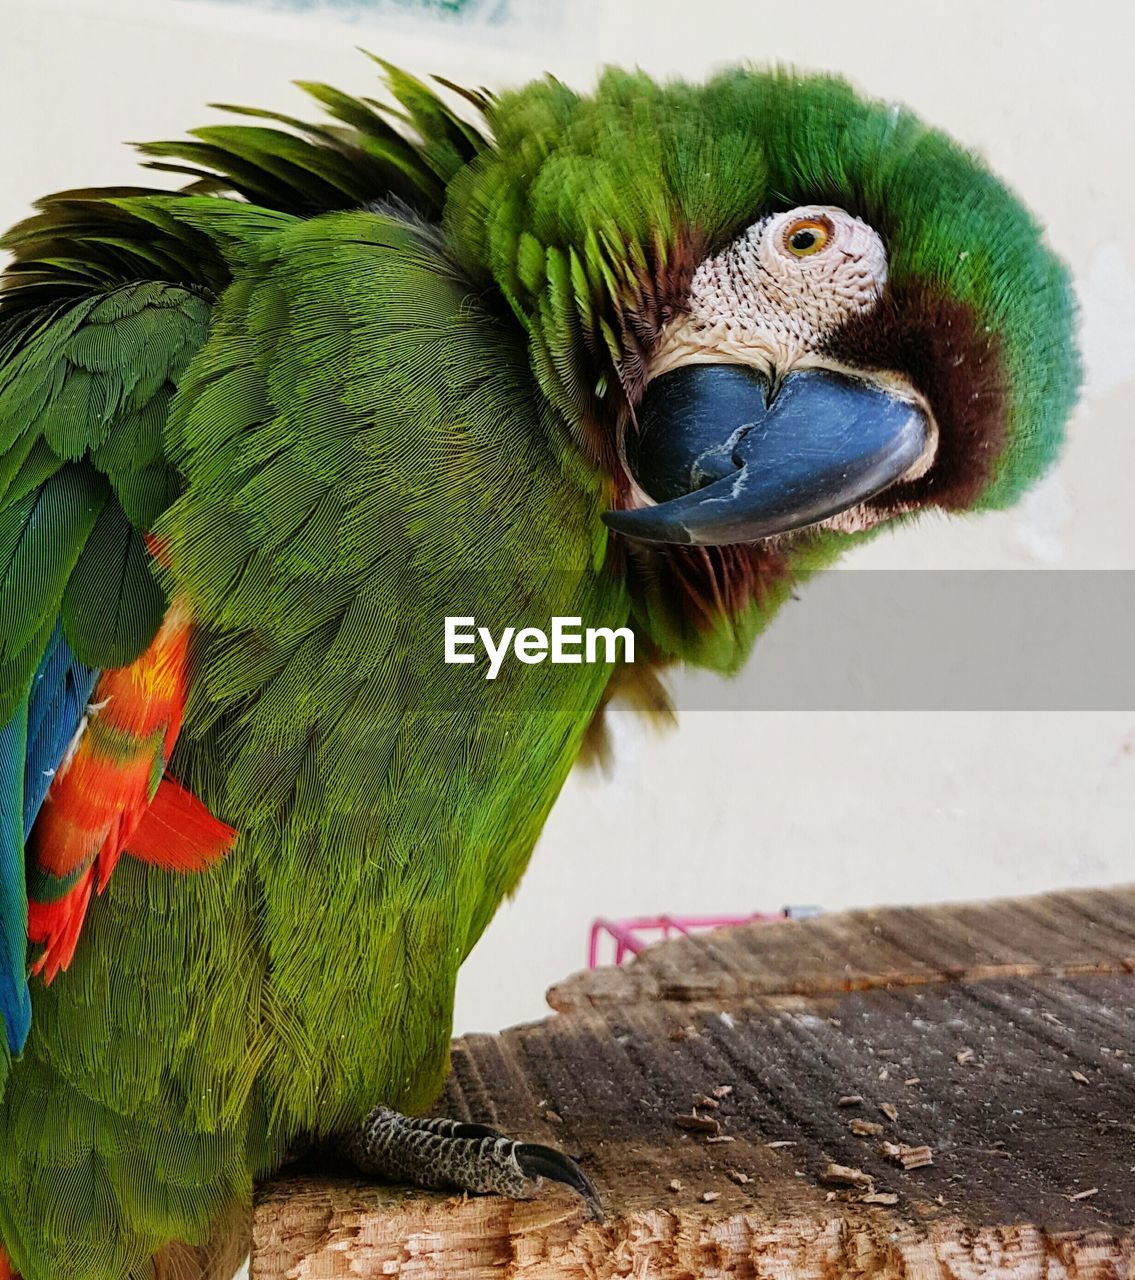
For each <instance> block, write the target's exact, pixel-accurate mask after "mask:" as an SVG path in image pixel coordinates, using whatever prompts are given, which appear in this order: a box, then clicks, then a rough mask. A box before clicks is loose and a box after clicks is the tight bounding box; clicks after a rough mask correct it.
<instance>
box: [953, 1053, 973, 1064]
mask: <svg viewBox="0 0 1135 1280" xmlns="http://www.w3.org/2000/svg"><path fill="white" fill-rule="evenodd" d="M974 1056H975V1055H974V1052H973V1050H972V1049H969V1048H966V1049H959V1050H958V1051H957V1053H955V1054H954V1057H955V1058H956V1059H957V1060H958V1066H959V1067H964V1066H965V1065H966V1063H967V1062H972V1061H973V1060H974Z"/></svg>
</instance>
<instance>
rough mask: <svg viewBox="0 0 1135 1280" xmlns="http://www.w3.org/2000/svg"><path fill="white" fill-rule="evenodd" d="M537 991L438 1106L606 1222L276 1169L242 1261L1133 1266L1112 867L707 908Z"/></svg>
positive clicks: (1122, 906)
mask: <svg viewBox="0 0 1135 1280" xmlns="http://www.w3.org/2000/svg"><path fill="white" fill-rule="evenodd" d="M549 999H550V1001H551V1003H552V1005H553V1007H554V1008H556V1009H558V1010H560V1011H561V1012H559V1013H558V1014H556V1015H555V1016H553V1017H550V1018H548V1019H546V1020H545V1021H543V1022H540V1023H535V1024H532V1025H529V1026H522V1027H517V1028H514V1029H513V1030H511V1031H507V1032H505V1033H503V1034H502V1035H500V1036H468V1037H466V1038H464V1039H462V1040H459V1041H457V1042H456V1043H455V1044H454V1046H453V1072H452V1076H451V1079H450V1082H449V1085H448V1087H447V1089H446V1093H445V1095H444V1097H443V1098H442V1100H441V1102H440V1103H439V1105H438V1108H437V1110H438V1111H439V1113H444V1114H449V1115H453V1116H459V1117H462V1118H465V1119H472V1120H476V1121H480V1122H482V1123H488V1124H492V1125H494V1126H496V1127H497V1128H500V1129H502V1130H504V1131H506V1132H508V1133H510V1134H513V1135H515V1136H517V1137H524V1138H528V1139H530V1140H534V1141H539V1142H547V1143H553V1144H555V1145H557V1146H560V1147H562V1148H563V1149H565V1150H566V1151H568V1152H570V1153H572V1154H573V1155H576V1156H578V1157H579V1158H581V1159H582V1160H583V1162H584V1163H585V1165H586V1167H587V1169H588V1172H589V1173H590V1174H591V1176H592V1178H593V1179H594V1181H595V1183H596V1185H597V1186H598V1188H599V1190H600V1193H601V1194H602V1196H603V1200H604V1204H605V1207H606V1210H607V1221H606V1223H605V1224H603V1225H599V1224H597V1223H594V1222H590V1221H588V1220H587V1219H586V1217H585V1215H584V1213H583V1211H582V1208H581V1206H580V1203H579V1202H578V1200H576V1199H575V1198H574V1197H572V1196H571V1195H570V1194H568V1193H566V1192H561V1191H559V1190H558V1189H557V1190H554V1191H550V1192H549V1193H548V1194H547V1195H546V1196H543V1197H541V1198H540V1199H539V1200H535V1201H531V1202H527V1203H520V1204H518V1203H512V1202H509V1201H506V1200H502V1199H500V1198H497V1197H470V1198H466V1197H461V1196H449V1197H447V1196H444V1195H437V1194H430V1193H426V1192H421V1191H407V1190H403V1189H398V1188H393V1187H381V1186H376V1185H373V1184H368V1183H366V1182H362V1181H359V1180H357V1179H351V1178H344V1177H333V1176H331V1177H329V1176H327V1175H325V1174H320V1173H312V1172H305V1173H293V1174H291V1175H289V1176H285V1177H282V1178H279V1179H277V1180H276V1181H275V1182H273V1183H270V1184H268V1185H266V1186H265V1187H263V1188H261V1190H260V1193H259V1196H258V1199H257V1206H256V1215H255V1225H254V1247H253V1260H252V1277H253V1280H332V1278H343V1280H346V1278H347V1277H350V1278H352V1280H359V1278H361V1277H372V1276H373V1277H378V1276H384V1277H385V1276H401V1277H406V1278H407V1280H409V1278H410V1277H413V1278H414V1280H434V1278H436V1280H442V1278H443V1277H444V1280H473V1278H474V1277H475V1278H477V1280H482V1278H483V1280H488V1278H489V1277H493V1278H494V1280H495V1278H501V1277H504V1278H510V1280H511V1278H513V1277H516V1278H523V1280H544V1278H545V1277H548V1278H551V1277H568V1278H578V1280H606V1278H608V1277H617V1276H619V1277H623V1276H625V1277H634V1278H635V1280H694V1278H699V1277H727V1276H728V1277H746V1278H749V1280H756V1278H757V1277H769V1278H770V1280H782V1278H783V1280H789V1278H791V1277H806V1278H807V1280H820V1278H821V1277H822V1278H823V1280H835V1278H836V1277H843V1276H848V1277H850V1276H854V1277H855V1278H856V1280H868V1278H870V1280H874V1278H875V1277H878V1278H879V1280H903V1278H905V1277H908V1276H909V1277H910V1278H911V1280H915V1278H916V1277H917V1278H918V1280H922V1278H923V1277H925V1278H927V1280H939V1278H942V1280H946V1278H948V1277H957V1278H958V1280H971V1278H972V1277H976V1276H990V1277H992V1276H996V1277H997V1280H1009V1278H1010V1277H1011V1278H1012V1280H1033V1278H1034V1277H1035V1280H1077V1278H1078V1277H1083V1278H1084V1280H1125V1277H1126V1276H1127V1275H1128V1274H1129V1273H1131V1272H1132V1270H1133V1269H1135V888H1128V889H1117V890H1109V891H1099V892H1091V893H1067V894H1052V895H1048V896H1045V897H1040V898H1032V899H1020V900H1012V901H1006V902H995V903H984V904H972V905H962V906H950V907H932V908H919V909H886V910H878V911H869V912H852V913H848V914H841V915H832V916H825V917H820V918H819V919H816V920H810V921H804V922H799V923H796V922H785V923H783V924H776V925H771V926H769V925H765V926H760V925H754V926H746V927H744V928H738V929H730V930H721V931H718V932H715V933H713V934H709V935H702V936H700V937H694V938H689V939H682V940H679V941H675V942H668V943H663V944H661V945H660V946H657V947H654V948H652V949H651V950H649V951H647V952H645V953H644V954H643V956H642V957H640V958H639V959H638V960H637V961H635V962H634V963H633V964H631V965H628V966H626V967H625V968H622V969H607V970H595V971H593V972H590V973H584V974H579V975H577V976H576V977H574V978H572V979H569V980H568V981H566V982H564V983H561V984H559V985H558V986H557V987H555V988H553V990H552V992H550V993H549Z"/></svg>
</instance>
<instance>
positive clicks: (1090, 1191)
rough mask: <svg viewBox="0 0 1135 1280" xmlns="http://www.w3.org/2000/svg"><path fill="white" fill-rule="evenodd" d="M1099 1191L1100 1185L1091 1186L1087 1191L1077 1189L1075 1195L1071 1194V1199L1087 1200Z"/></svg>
mask: <svg viewBox="0 0 1135 1280" xmlns="http://www.w3.org/2000/svg"><path fill="white" fill-rule="evenodd" d="M1098 1192H1099V1187H1089V1188H1088V1189H1087V1191H1077V1192H1076V1194H1075V1195H1074V1196H1069V1197H1068V1199H1069V1200H1087V1198H1088V1197H1089V1196H1094V1195H1096V1194H1097V1193H1098Z"/></svg>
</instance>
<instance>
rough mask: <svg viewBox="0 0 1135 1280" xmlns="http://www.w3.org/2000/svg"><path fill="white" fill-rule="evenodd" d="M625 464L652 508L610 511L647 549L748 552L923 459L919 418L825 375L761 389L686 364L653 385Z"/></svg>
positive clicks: (733, 368) (742, 372)
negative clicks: (676, 546) (670, 546)
mask: <svg viewBox="0 0 1135 1280" xmlns="http://www.w3.org/2000/svg"><path fill="white" fill-rule="evenodd" d="M638 422H639V431H638V433H637V434H634V433H629V434H628V439H627V449H628V457H627V462H628V465H629V466H630V470H631V473H632V474H633V476H634V478H635V480H636V481H637V482H638V484H639V485H640V486H641V488H642V489H643V490H645V492H646V493H648V494H649V495H650V497H652V498H653V499H654V501H655V505H654V506H647V507H638V508H635V509H633V510H626V511H608V512H607V513H606V514H605V515H604V516H603V519H604V521H605V522H606V523H607V524H608V525H609V526H610V528H612V529H615V530H616V531H617V532H619V533H622V534H625V535H626V536H627V537H630V538H641V539H643V540H645V541H647V542H678V543H698V544H701V545H710V546H712V545H723V544H726V543H733V542H755V541H756V540H757V539H759V538H769V537H773V536H774V535H776V534H780V533H789V532H790V531H791V530H793V529H802V528H804V527H805V526H806V525H810V524H816V523H817V522H818V521H821V520H827V519H829V518H830V517H831V516H834V515H838V514H839V513H840V512H841V511H846V510H848V509H849V508H851V507H855V506H858V505H859V504H860V503H861V502H865V501H866V500H867V499H868V498H872V497H874V496H875V495H876V494H878V493H881V492H882V491H883V490H884V489H886V488H888V487H889V486H890V485H892V484H894V483H895V481H896V480H898V479H900V478H901V477H902V476H904V475H906V473H907V472H908V471H910V470H911V468H912V467H913V466H914V465H915V463H916V462H918V460H919V459H920V458H921V457H922V456H923V455H924V453H925V452H926V450H927V447H928V445H929V443H930V441H931V438H932V432H933V427H932V425H931V422H930V419H929V417H928V416H927V414H926V412H925V410H923V409H922V408H921V407H920V406H919V405H918V403H917V402H916V401H915V400H914V399H913V398H912V397H911V398H908V397H904V396H903V395H901V394H900V393H899V392H897V391H892V390H890V389H888V388H886V387H883V386H880V385H878V384H876V383H874V382H869V381H868V380H867V379H865V378H856V377H851V376H849V375H847V374H843V373H837V372H835V371H834V370H829V369H805V370H801V371H800V372H798V373H790V374H788V375H787V376H786V377H785V378H784V379H783V380H782V381H781V382H780V383H779V384H778V385H777V386H776V388H775V390H774V389H773V386H772V382H771V380H770V378H769V377H768V376H767V375H766V374H764V373H762V372H760V371H759V370H757V369H754V368H751V367H749V366H748V365H741V364H689V365H683V366H682V367H681V368H679V369H675V370H674V371H673V372H671V373H665V374H662V375H661V377H659V378H656V379H655V380H654V381H653V382H651V384H650V385H649V387H648V388H647V390H646V394H645V396H644V397H643V399H642V403H641V405H640V406H639V411H638Z"/></svg>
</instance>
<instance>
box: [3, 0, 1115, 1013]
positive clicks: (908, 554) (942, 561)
mask: <svg viewBox="0 0 1135 1280" xmlns="http://www.w3.org/2000/svg"><path fill="white" fill-rule="evenodd" d="M569 7H570V8H571V10H572V17H571V19H570V21H569V22H568V24H567V26H566V27H564V28H559V29H557V27H556V26H555V22H554V18H548V17H545V19H544V20H543V27H542V28H541V24H540V23H539V22H537V23H536V24H534V26H533V28H532V29H531V30H528V31H521V32H518V33H516V34H513V35H512V36H510V37H509V44H508V46H507V47H504V46H501V45H499V44H498V46H497V47H492V46H491V45H490V44H488V43H486V41H485V39H484V38H483V37H461V36H460V35H457V34H454V33H453V31H452V30H451V31H449V32H442V33H440V34H439V32H438V29H437V28H431V27H430V26H428V25H427V26H418V27H417V28H412V27H408V26H407V24H406V23H405V22H402V23H398V24H394V25H393V26H392V25H391V24H389V23H387V22H385V21H383V22H380V21H378V20H375V19H371V20H360V21H358V22H355V23H342V22H339V21H336V20H333V19H331V18H329V17H326V16H321V17H313V16H310V15H309V16H297V15H289V14H282V13H279V12H275V13H270V12H266V11H258V10H254V9H250V8H247V7H239V6H237V5H233V4H228V5H219V4H208V3H201V2H198V0H101V2H96V0H72V3H63V2H62V0H0V173H2V174H3V181H2V184H0V224H4V225H7V224H8V223H10V222H11V221H13V220H14V219H16V218H17V217H19V216H21V215H22V214H23V213H24V212H25V211H26V209H27V206H28V204H29V202H30V201H31V200H32V199H33V198H34V197H36V196H37V195H39V194H41V193H43V192H46V191H51V190H56V189H59V188H62V187H73V186H81V185H84V184H88V183H90V184H102V183H111V182H118V181H130V180H131V178H132V175H134V174H135V172H136V170H135V168H134V164H133V160H132V157H131V154H130V153H129V152H128V151H127V150H126V149H124V148H123V147H122V146H121V145H120V140H121V139H128V138H138V139H146V138H155V137H171V136H177V135H178V134H180V133H181V132H182V131H183V130H184V129H185V128H187V127H190V126H192V125H195V124H200V123H204V122H205V121H206V120H207V119H209V116H210V113H209V112H207V111H205V110H204V109H203V107H202V103H204V102H206V101H236V102H244V103H252V104H255V105H260V106H271V107H276V108H280V109H284V110H290V109H295V108H296V106H297V105H298V104H299V99H300V95H299V94H298V92H297V91H295V90H292V89H290V88H289V85H288V82H289V80H291V79H294V78H307V79H324V80H328V81H331V82H332V83H334V84H337V85H341V86H343V87H344V88H346V89H350V90H354V91H364V90H365V89H366V87H367V86H368V85H369V84H371V83H372V75H371V67H370V65H369V64H368V63H367V62H366V61H365V60H364V59H362V58H361V57H360V56H359V55H358V54H357V53H355V52H354V46H355V45H356V44H363V45H366V46H367V47H369V48H371V49H373V50H375V51H378V52H381V53H382V54H384V55H385V56H387V57H389V58H391V59H392V60H394V61H397V62H400V63H402V64H403V65H406V66H407V67H409V68H410V69H412V70H416V71H419V72H423V73H424V72H429V71H437V72H441V73H443V74H446V75H449V76H451V77H455V78H458V79H464V80H468V81H473V82H475V83H485V84H489V85H491V86H493V85H495V86H499V85H503V84H507V83H514V82H517V81H520V80H523V79H526V78H528V77H529V76H531V75H534V74H537V73H539V72H541V71H543V70H545V69H547V70H551V71H554V72H555V73H557V74H558V75H560V76H561V77H562V78H564V79H566V80H568V81H570V82H572V83H574V84H577V85H580V86H586V85H587V84H588V83H589V82H590V81H591V80H592V79H593V77H594V72H595V67H596V65H597V64H598V63H600V62H621V63H637V64H639V65H641V66H642V67H644V68H646V69H647V70H649V71H651V72H655V73H667V72H682V73H684V74H687V75H692V76H696V75H700V74H702V73H704V72H705V71H706V70H708V69H709V68H711V67H715V66H717V65H720V64H722V63H723V62H724V61H727V60H734V59H741V58H748V59H752V60H756V61H770V60H772V61H791V62H795V63H797V64H798V65H800V66H803V67H809V68H826V69H834V70H839V71H841V72H843V73H845V74H847V75H849V76H850V77H851V78H852V79H853V80H855V81H856V82H857V83H858V84H859V85H861V86H862V87H863V88H864V89H866V90H868V91H869V92H871V93H873V94H876V95H880V96H886V97H894V98H897V99H901V100H903V101H905V102H907V103H909V104H910V105H912V106H913V107H914V108H916V109H917V110H918V111H920V112H921V113H922V114H923V115H925V116H926V117H927V118H928V119H930V120H932V121H933V122H935V123H937V124H940V125H942V126H944V127H946V128H947V129H949V130H950V131H951V132H953V133H954V134H956V135H957V136H958V137H959V138H961V139H962V140H964V141H965V142H966V143H967V144H969V145H972V146H975V147H977V148H979V149H980V150H981V151H982V152H984V153H985V155H986V156H987V157H988V158H989V160H990V161H991V162H992V163H993V165H994V166H995V167H996V168H997V169H998V170H999V171H1000V172H1001V173H1002V174H1003V175H1004V176H1005V177H1006V178H1007V179H1008V180H1009V181H1010V182H1011V183H1012V184H1013V185H1014V186H1015V187H1016V188H1017V189H1018V190H1019V191H1020V192H1021V193H1022V194H1023V195H1024V197H1025V198H1026V199H1027V201H1028V202H1029V203H1030V204H1031V205H1032V207H1033V208H1034V209H1035V210H1037V212H1038V213H1039V214H1040V216H1041V218H1042V219H1043V221H1044V222H1045V223H1046V225H1047V226H1048V228H1049V230H1050V233H1051V239H1052V241H1053V243H1054V244H1055V246H1056V247H1057V248H1058V250H1059V251H1060V252H1061V253H1062V254H1063V255H1064V256H1065V257H1066V258H1067V259H1068V260H1069V261H1070V262H1071V264H1072V267H1073V269H1074V271H1075V274H1076V279H1077V283H1078V288H1079V291H1080V296H1081V299H1082V304H1083V318H1084V330H1083V336H1084V345H1085V352H1086V356H1087V362H1088V374H1089V380H1088V387H1087V394H1086V397H1085V400H1084V403H1083V406H1082V407H1081V409H1080V411H1079V412H1078V414H1077V416H1076V419H1075V421H1074V423H1073V426H1072V431H1071V439H1070V443H1069V446H1068V449H1067V451H1066V454H1065V456H1064V459H1063V461H1062V462H1061V464H1060V466H1059V468H1058V470H1057V471H1056V473H1055V474H1054V475H1053V476H1052V477H1051V478H1050V479H1049V480H1048V481H1046V482H1045V484H1044V485H1043V487H1042V489H1041V490H1040V491H1038V492H1037V493H1036V494H1035V495H1034V496H1033V497H1032V498H1030V499H1029V500H1028V501H1027V502H1026V503H1025V504H1024V506H1023V507H1022V508H1020V509H1018V510H1017V511H1015V512H1012V513H1008V514H1002V515H996V516H989V517H986V518H983V519H980V520H974V521H970V522H961V523H958V522H955V523H946V522H944V521H933V522H928V523H926V524H924V525H923V526H921V527H919V528H917V529H914V530H907V529H904V530H902V531H901V532H899V533H898V534H896V535H895V536H893V537H891V536H886V537H884V538H882V539H880V540H878V541H877V542H875V543H874V544H873V545H871V546H870V547H867V548H865V549H863V550H861V551H860V552H858V553H857V555H856V563H857V564H858V565H859V566H860V567H866V566H874V567H895V568H918V567H931V566H932V567H972V568H1028V567H1042V566H1045V567H1051V566H1056V567H1061V568H1093V567H1095V568H1105V567H1106V568H1135V536H1133V534H1132V529H1131V523H1130V520H1131V506H1132V503H1131V497H1132V472H1133V469H1135V432H1133V430H1132V423H1133V422H1135V247H1133V242H1132V238H1131V233H1130V228H1131V227H1132V226H1133V225H1135V176H1133V169H1132V166H1131V163H1130V157H1129V150H1130V127H1131V121H1132V119H1135V88H1133V83H1135V82H1133V77H1132V76H1131V72H1130V66H1129V62H1130V56H1131V52H1130V51H1131V49H1132V47H1135V16H1133V15H1135V7H1133V6H1131V5H1130V4H1128V3H1127V2H1126V0H1110V2H1106V0H1096V2H1095V3H1093V4H1088V5H1068V4H1065V3H1049V2H1047V0H1033V2H1031V3H1030V2H1028V0H1000V2H999V3H997V4H990V3H989V2H988V0H951V2H950V3H938V2H937V0H933V2H930V0H920V3H917V4H912V3H909V0H901V2H900V0H895V2H891V0H858V3H856V4H854V5H848V4H846V3H841V2H840V0H811V3H808V4H802V5H793V4H785V3H783V0H777V2H776V3H767V2H766V0H702V2H701V3H698V4H690V3H688V0H620V2H619V3H607V4H602V3H599V0H590V2H587V3H582V4H576V5H570V0H569ZM531 11H532V12H541V11H543V12H545V14H546V13H547V12H548V11H547V10H546V9H544V10H541V6H540V5H539V4H538V3H536V2H535V0H533V3H532V7H531ZM798 607H799V608H803V609H807V607H808V605H807V593H806V592H805V597H804V603H803V604H802V605H800V606H798ZM619 738H620V743H619V752H618V763H617V767H616V772H615V776H614V778H613V779H611V780H610V781H604V780H602V779H601V778H598V777H595V776H592V775H581V776H576V777H573V778H572V779H571V780H570V781H569V783H568V786H567V787H566V789H565V791H564V794H563V796H562V797H561V799H560V802H559V804H558V805H557V807H556V809H555V812H554V813H553V815H552V818H551V820H550V822H549V824H548V827H547V830H546V832H545V835H544V838H543V840H542V842H541V845H540V847H539V849H538V850H537V853H536V856H535V859H534V862H533V866H532V869H531V870H530V872H529V874H528V877H527V878H526V880H525V882H524V884H523V886H522V888H521V890H520V893H519V894H518V896H517V898H516V900H515V901H514V902H513V903H511V904H509V905H508V906H506V907H505V908H504V909H502V911H501V913H500V915H499V916H498V917H497V920H496V921H495V922H494V924H493V926H492V928H491V929H490V930H489V932H488V934H487V935H486V937H485V939H484V940H483V942H482V943H481V945H480V946H479V947H478V948H477V950H476V952H475V953H474V955H473V957H472V958H471V960H470V961H469V963H468V964H467V966H466V968H465V970H464V972H463V975H462V979H461V986H460V990H459V1000H458V1016H457V1021H458V1028H459V1029H467V1028H480V1029H491V1028H495V1027H499V1026H502V1025H504V1024H507V1023H510V1022H515V1021H517V1020H520V1019H525V1018H530V1017H535V1016H538V1015H539V1014H540V1012H541V1009H542V993H543V990H544V988H545V986H546V985H547V984H548V983H549V982H551V981H553V980H554V979H556V978H558V977H561V976H563V975H564V974H565V973H567V972H569V971H570V970H572V969H573V968H575V967H578V966H579V964H580V963H581V962H582V960H583V957H584V943H585V937H586V928H587V924H588V922H589V921H590V920H591V918H592V917H593V916H595V915H598V914H604V915H619V914H629V913H638V912H644V911H655V910H659V911H660V910H665V909H669V910H674V911H706V912H710V911H718V910H722V909H725V910H734V909H742V908H744V909H747V908H753V909H756V908H769V907H772V908H775V907H778V906H780V905H781V904H783V903H786V902H796V903H801V902H807V903H820V904H823V905H825V906H827V907H840V906H845V905H851V904H863V903H873V902H883V901H900V900H909V901H914V900H930V899H940V898H953V897H973V896H984V895H989V894H1000V893H1012V892H1017V891H1028V890H1039V889H1043V888H1046V887H1054V886H1058V885H1073V884H1100V883H1107V882H1112V881H1118V880H1123V879H1131V878H1132V876H1133V874H1135V714H1133V713H1130V712H1095V713H1090V714H1089V713H1082V714H1081V713H1077V714H1070V713H1063V714H1053V713H1015V714H993V713H953V714H937V715H918V714H914V713H901V714H900V713H881V712H880V713H872V714H860V715H851V714H847V713H834V712H832V713H819V712H816V713H808V714H804V713H796V714H790V713H777V714H757V713H739V712H735V713H730V714H721V713H714V714H711V713H697V714H690V715H687V716H686V718H685V720H684V723H683V724H682V726H681V728H680V730H679V731H678V732H676V733H673V734H670V735H668V736H665V737H662V738H658V739H655V738H650V737H644V736H643V734H642V733H641V731H640V730H639V729H638V727H637V726H636V725H634V724H627V723H622V724H621V725H620V734H619Z"/></svg>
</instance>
